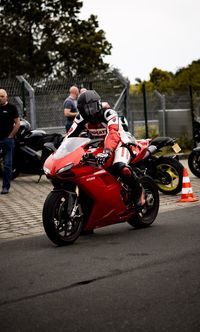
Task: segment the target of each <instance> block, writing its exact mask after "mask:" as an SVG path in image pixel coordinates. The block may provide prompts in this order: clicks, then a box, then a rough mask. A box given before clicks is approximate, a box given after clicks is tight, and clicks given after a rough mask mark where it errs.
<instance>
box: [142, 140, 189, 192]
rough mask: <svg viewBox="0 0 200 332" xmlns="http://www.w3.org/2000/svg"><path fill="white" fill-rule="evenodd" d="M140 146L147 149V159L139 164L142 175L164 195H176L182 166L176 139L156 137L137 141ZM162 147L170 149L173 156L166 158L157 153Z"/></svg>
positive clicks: (180, 182) (180, 185)
mask: <svg viewBox="0 0 200 332" xmlns="http://www.w3.org/2000/svg"><path fill="white" fill-rule="evenodd" d="M137 142H138V143H139V144H140V145H141V146H148V147H149V151H150V154H149V157H148V158H145V159H142V160H141V161H140V163H139V166H140V168H141V169H143V171H144V173H146V174H147V175H149V176H151V177H152V179H154V181H155V183H156V185H157V187H158V189H159V191H161V192H162V193H164V194H166V195H176V194H177V193H179V192H180V191H181V190H182V178H183V165H182V164H181V163H180V162H179V160H178V157H177V153H178V152H179V151H180V150H181V148H180V147H179V145H178V144H177V143H176V139H174V138H171V137H156V138H154V139H144V140H137ZM164 147H172V149H173V151H174V152H175V154H173V155H170V156H166V155H160V154H159V152H161V150H162V149H163V148H164Z"/></svg>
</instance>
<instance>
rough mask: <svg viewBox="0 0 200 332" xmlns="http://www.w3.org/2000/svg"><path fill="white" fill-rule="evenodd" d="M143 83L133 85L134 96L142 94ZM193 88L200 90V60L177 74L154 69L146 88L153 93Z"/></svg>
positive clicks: (131, 90)
mask: <svg viewBox="0 0 200 332" xmlns="http://www.w3.org/2000/svg"><path fill="white" fill-rule="evenodd" d="M142 83H143V82H141V83H139V84H135V85H132V86H131V87H130V92H131V93H133V94H137V93H141V91H142ZM189 86H192V87H193V88H194V89H200V59H199V60H197V61H193V62H192V63H191V64H190V65H188V66H187V67H185V68H181V69H179V70H177V72H176V73H175V74H173V73H171V72H168V71H164V70H161V69H158V68H153V70H152V72H151V73H150V80H149V81H146V82H145V88H146V90H147V91H149V92H151V91H154V90H158V91H159V92H161V93H162V92H174V91H178V90H184V89H185V90H188V87H189Z"/></svg>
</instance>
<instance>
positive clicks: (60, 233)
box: [43, 190, 83, 246]
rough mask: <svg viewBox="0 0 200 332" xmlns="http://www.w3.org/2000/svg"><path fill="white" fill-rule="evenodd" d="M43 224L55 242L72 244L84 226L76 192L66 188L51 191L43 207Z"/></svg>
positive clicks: (49, 236) (61, 244) (60, 244)
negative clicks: (65, 189) (68, 190)
mask: <svg viewBox="0 0 200 332" xmlns="http://www.w3.org/2000/svg"><path fill="white" fill-rule="evenodd" d="M43 226H44V230H45V232H46V234H47V236H48V238H49V239H50V240H51V241H52V242H53V243H54V244H56V245H59V246H63V245H68V244H72V243H73V242H74V241H75V240H76V239H77V238H78V237H79V235H80V233H81V231H82V227H83V215H82V212H81V207H80V205H79V203H78V197H77V195H76V193H72V192H67V191H64V190H53V191H52V192H50V193H49V195H48V196H47V198H46V200H45V203H44V207H43Z"/></svg>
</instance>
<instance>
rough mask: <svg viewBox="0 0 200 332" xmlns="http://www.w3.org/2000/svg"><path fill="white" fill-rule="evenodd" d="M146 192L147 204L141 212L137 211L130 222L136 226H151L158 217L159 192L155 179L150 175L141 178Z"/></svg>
mask: <svg viewBox="0 0 200 332" xmlns="http://www.w3.org/2000/svg"><path fill="white" fill-rule="evenodd" d="M140 183H141V184H142V186H143V188H144V192H145V204H144V206H143V207H142V210H141V212H137V213H136V215H134V217H133V218H132V219H131V220H129V221H128V223H129V224H130V225H131V226H133V227H135V228H144V227H148V226H150V225H151V224H152V223H153V222H154V220H155V219H156V217H157V214H158V210H159V203H160V201H159V193H158V188H157V186H156V185H155V183H154V181H153V180H152V179H151V178H150V177H149V176H143V177H141V178H140Z"/></svg>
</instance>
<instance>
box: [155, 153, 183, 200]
mask: <svg viewBox="0 0 200 332" xmlns="http://www.w3.org/2000/svg"><path fill="white" fill-rule="evenodd" d="M156 169H157V173H158V174H159V172H160V174H162V173H163V179H162V175H160V176H159V178H157V177H155V178H154V181H155V183H156V185H157V187H158V190H159V191H161V192H162V193H163V194H165V195H176V194H178V193H179V192H180V191H181V190H182V179H183V165H182V164H181V163H180V162H179V161H178V160H176V159H173V158H170V157H162V158H161V159H158V162H157V164H156Z"/></svg>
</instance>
